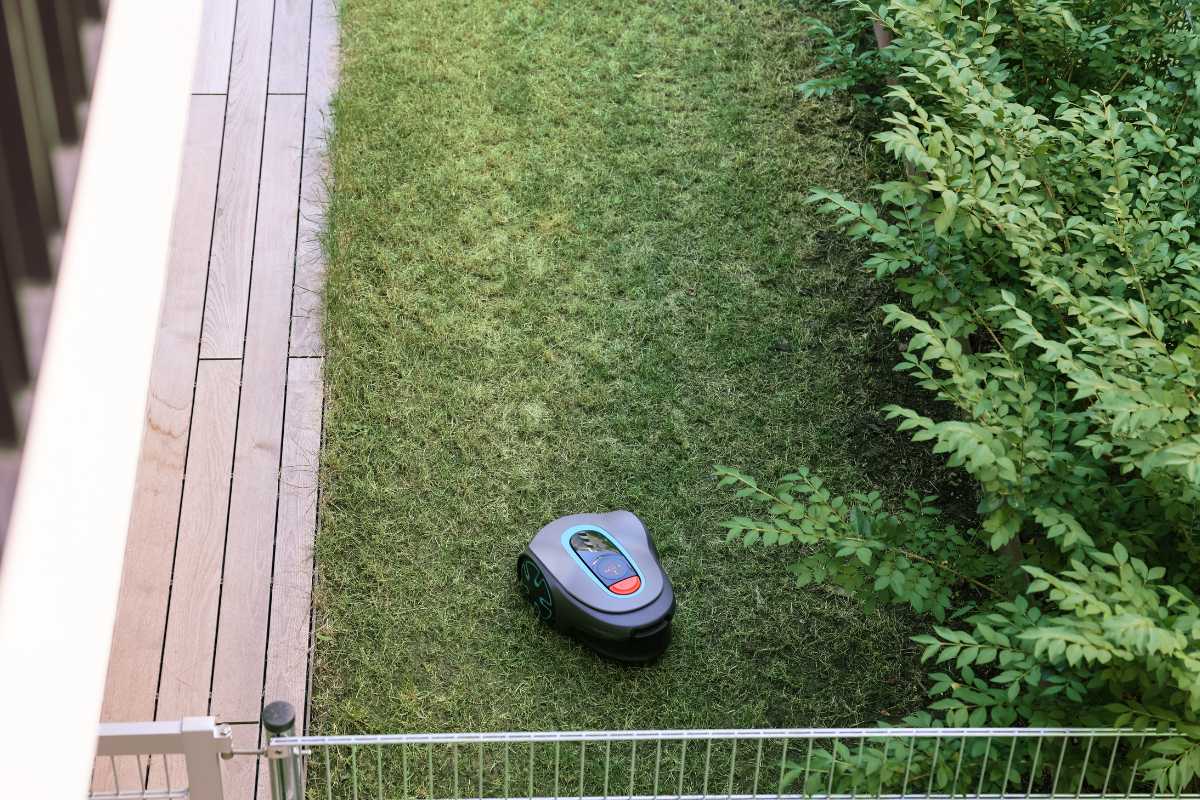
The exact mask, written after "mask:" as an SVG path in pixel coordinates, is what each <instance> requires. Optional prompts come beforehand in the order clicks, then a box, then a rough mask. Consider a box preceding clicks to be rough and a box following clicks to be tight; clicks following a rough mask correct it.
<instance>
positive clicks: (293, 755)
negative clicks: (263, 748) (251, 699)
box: [262, 700, 304, 800]
mask: <svg viewBox="0 0 1200 800" xmlns="http://www.w3.org/2000/svg"><path fill="white" fill-rule="evenodd" d="M262 723H263V727H264V728H266V731H267V744H268V747H267V765H268V768H269V769H270V771H271V800H301V798H303V797H304V785H303V782H302V780H301V771H300V748H299V747H292V746H288V747H271V746H270V739H271V737H275V736H293V735H295V733H296V709H295V708H293V707H292V704H291V703H287V702H284V701H283V700H276V701H275V702H274V703H271V704H270V705H268V706H267V707H266V708H264V709H263V711H262Z"/></svg>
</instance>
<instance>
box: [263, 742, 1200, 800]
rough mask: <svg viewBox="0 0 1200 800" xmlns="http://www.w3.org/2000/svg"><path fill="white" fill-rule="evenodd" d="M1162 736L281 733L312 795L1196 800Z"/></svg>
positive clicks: (1178, 749)
mask: <svg viewBox="0 0 1200 800" xmlns="http://www.w3.org/2000/svg"><path fill="white" fill-rule="evenodd" d="M1194 746H1200V743H1193V742H1191V741H1190V740H1187V739H1185V738H1183V737H1181V736H1177V735H1175V734H1171V733H1155V732H1142V731H1125V730H1099V729H1048V728H1047V729H958V730H955V729H946V728H940V729H939V728H930V729H900V728H891V729H845V730H740V731H729V730H727V731H721V730H715V731H609V732H570V733H558V732H556V733H495V734H410V735H395V736H341V737H289V738H277V739H274V740H272V742H271V747H272V749H273V750H274V751H275V754H276V755H285V756H286V755H292V754H294V755H295V756H296V757H301V758H305V759H307V765H306V770H305V772H306V774H307V783H308V785H307V787H306V796H307V797H308V798H310V799H311V800H321V799H322V798H323V799H324V800H345V799H351V800H360V798H361V800H367V799H368V798H380V799H382V798H388V800H392V799H393V798H396V799H397V800H410V799H411V800H451V799H453V800H460V799H462V798H479V799H480V800H498V799H499V798H536V799H542V800H545V799H548V798H556V799H557V798H577V800H602V799H604V800H607V799H608V798H632V799H633V800H650V799H651V798H665V799H667V800H708V799H709V798H726V800H759V799H761V800H768V799H769V798H786V799H787V800H793V799H798V798H906V797H912V798H1067V797H1072V798H1102V797H1103V798H1150V797H1189V798H1200V793H1198V792H1200V787H1198V786H1197V785H1196V783H1197V782H1196V780H1194V779H1193V778H1192V777H1191V776H1190V775H1188V774H1186V770H1183V769H1180V768H1177V767H1175V764H1177V763H1179V762H1180V761H1181V760H1182V759H1183V757H1184V754H1185V753H1186V752H1187V751H1188V750H1189V749H1190V748H1192V747H1194Z"/></svg>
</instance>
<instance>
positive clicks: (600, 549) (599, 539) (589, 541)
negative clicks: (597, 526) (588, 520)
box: [571, 531, 620, 554]
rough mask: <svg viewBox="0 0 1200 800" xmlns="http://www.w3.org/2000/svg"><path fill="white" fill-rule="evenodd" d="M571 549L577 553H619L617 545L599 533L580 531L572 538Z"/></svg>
mask: <svg viewBox="0 0 1200 800" xmlns="http://www.w3.org/2000/svg"><path fill="white" fill-rule="evenodd" d="M571 549H573V550H574V551H575V552H576V553H580V554H582V553H619V552H620V551H619V550H617V548H616V545H614V544H613V543H612V542H610V541H609V540H608V537H607V536H605V535H604V534H602V533H600V532H599V531H580V532H579V533H577V534H575V535H574V536H572V537H571Z"/></svg>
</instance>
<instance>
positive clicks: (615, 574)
mask: <svg viewBox="0 0 1200 800" xmlns="http://www.w3.org/2000/svg"><path fill="white" fill-rule="evenodd" d="M571 549H572V550H574V551H575V553H576V554H577V555H578V556H579V559H580V560H581V561H583V563H584V564H586V565H587V568H588V569H589V570H591V572H592V574H593V575H595V576H596V577H597V578H598V579H599V580H600V582H601V583H603V584H604V586H605V587H607V588H608V589H609V590H611V591H613V592H615V593H617V594H627V593H628V592H630V591H634V590H636V587H637V586H640V585H641V582H640V581H639V580H638V578H637V572H636V571H635V570H634V568H633V565H632V564H630V563H629V559H627V558H626V557H625V555H624V554H623V553H622V552H621V551H620V550H619V549H617V546H616V545H614V544H613V543H612V541H611V540H610V539H609V538H608V537H607V536H605V535H604V534H602V533H600V532H599V531H580V532H579V533H576V534H575V535H574V536H572V537H571ZM631 579H632V580H631ZM630 587H632V588H630Z"/></svg>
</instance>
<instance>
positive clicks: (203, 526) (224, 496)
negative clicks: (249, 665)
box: [157, 361, 242, 719]
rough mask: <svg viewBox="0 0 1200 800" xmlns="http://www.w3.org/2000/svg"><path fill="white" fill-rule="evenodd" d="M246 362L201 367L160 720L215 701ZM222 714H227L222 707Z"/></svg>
mask: <svg viewBox="0 0 1200 800" xmlns="http://www.w3.org/2000/svg"><path fill="white" fill-rule="evenodd" d="M241 369H242V365H241V363H240V362H237V361H202V362H200V365H199V369H198V370H197V373H196V400H195V409H196V410H195V412H194V414H193V417H192V445H191V447H190V448H189V449H188V459H187V479H186V481H185V482H184V487H183V505H182V507H181V511H180V521H179V543H178V544H177V545H176V550H175V552H176V556H175V563H176V565H177V566H176V570H175V577H174V581H173V582H172V588H171V606H170V612H169V614H168V616H167V634H166V636H167V638H166V645H165V647H164V648H163V660H162V676H161V678H160V679H159V698H158V714H157V717H158V719H179V718H180V717H185V716H189V715H193V714H197V713H200V710H202V709H206V708H208V688H209V681H210V679H211V677H212V663H213V641H214V639H215V637H216V632H217V601H218V598H219V596H220V591H221V560H222V556H223V555H224V550H225V516H226V509H227V508H228V506H229V471H230V469H231V467H232V464H233V434H234V430H235V428H236V427H237V405H238V384H239V382H240V380H241ZM214 713H215V714H216V716H218V717H221V716H223V715H222V714H221V713H220V709H214Z"/></svg>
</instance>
